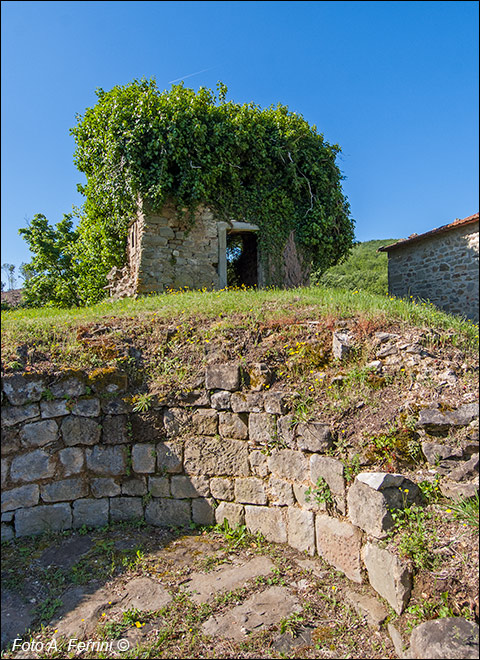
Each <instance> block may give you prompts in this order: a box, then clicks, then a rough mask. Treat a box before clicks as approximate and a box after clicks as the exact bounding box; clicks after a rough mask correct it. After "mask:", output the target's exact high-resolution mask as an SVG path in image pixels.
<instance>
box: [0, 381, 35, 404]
mask: <svg viewBox="0 0 480 660" xmlns="http://www.w3.org/2000/svg"><path fill="white" fill-rule="evenodd" d="M2 385H3V391H4V392H5V394H6V396H7V399H8V401H9V402H10V403H11V404H12V405H13V406H23V405H24V404H26V403H32V402H34V401H40V399H41V398H42V393H43V390H44V389H45V384H44V381H43V379H42V378H41V377H40V376H37V375H29V374H12V375H8V376H5V377H4V378H3V381H2Z"/></svg>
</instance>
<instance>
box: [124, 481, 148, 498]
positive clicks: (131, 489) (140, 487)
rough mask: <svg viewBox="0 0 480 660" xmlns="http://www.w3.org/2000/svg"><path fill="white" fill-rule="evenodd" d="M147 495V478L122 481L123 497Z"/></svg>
mask: <svg viewBox="0 0 480 660" xmlns="http://www.w3.org/2000/svg"><path fill="white" fill-rule="evenodd" d="M146 494H147V480H146V478H145V477H131V478H130V479H126V480H125V481H122V495H133V496H135V495H136V496H142V495H146Z"/></svg>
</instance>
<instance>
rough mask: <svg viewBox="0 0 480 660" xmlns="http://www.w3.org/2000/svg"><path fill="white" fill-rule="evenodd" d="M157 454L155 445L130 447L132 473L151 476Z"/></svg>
mask: <svg viewBox="0 0 480 660" xmlns="http://www.w3.org/2000/svg"><path fill="white" fill-rule="evenodd" d="M156 461H157V454H156V451H155V445H150V444H139V445H133V447H132V468H133V471H134V472H140V473H142V474H144V473H145V474H151V473H152V472H155V463H156Z"/></svg>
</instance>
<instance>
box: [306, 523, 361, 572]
mask: <svg viewBox="0 0 480 660" xmlns="http://www.w3.org/2000/svg"><path fill="white" fill-rule="evenodd" d="M315 532H316V539H317V552H318V554H319V555H320V557H323V559H325V561H326V562H328V563H329V564H331V565H332V566H334V567H335V568H336V569H337V570H339V571H342V573H345V575H346V576H347V577H348V578H349V579H350V580H352V581H353V582H362V574H361V560H360V550H361V547H362V533H361V531H360V530H359V529H358V528H357V527H354V526H353V525H352V524H350V523H349V522H342V521H340V520H338V519H337V518H330V516H327V515H325V514H322V513H317V515H316V520H315Z"/></svg>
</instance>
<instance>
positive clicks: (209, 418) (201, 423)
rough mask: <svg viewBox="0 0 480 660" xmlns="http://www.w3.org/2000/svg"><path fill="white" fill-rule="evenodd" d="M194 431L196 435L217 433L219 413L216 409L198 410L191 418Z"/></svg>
mask: <svg viewBox="0 0 480 660" xmlns="http://www.w3.org/2000/svg"><path fill="white" fill-rule="evenodd" d="M191 425H192V431H193V433H194V434H196V435H216V433H217V431H218V413H217V411H216V410H197V411H196V412H195V413H194V414H193V415H192V419H191Z"/></svg>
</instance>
